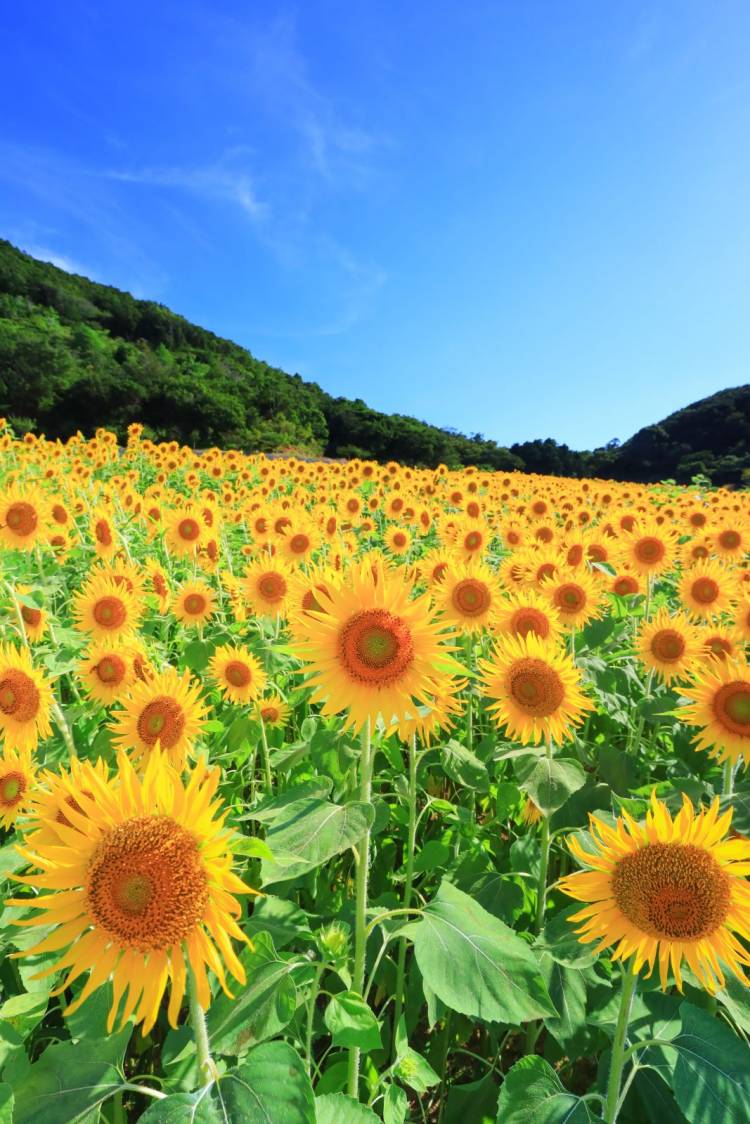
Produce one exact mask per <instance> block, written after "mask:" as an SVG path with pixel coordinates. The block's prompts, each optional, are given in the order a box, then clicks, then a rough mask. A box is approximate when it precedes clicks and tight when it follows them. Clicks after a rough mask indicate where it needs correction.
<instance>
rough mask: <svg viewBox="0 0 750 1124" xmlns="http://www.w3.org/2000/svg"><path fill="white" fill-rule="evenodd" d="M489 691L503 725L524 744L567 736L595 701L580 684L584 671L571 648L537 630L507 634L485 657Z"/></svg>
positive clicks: (483, 668)
mask: <svg viewBox="0 0 750 1124" xmlns="http://www.w3.org/2000/svg"><path fill="white" fill-rule="evenodd" d="M479 670H480V674H481V678H482V683H483V686H484V693H485V695H487V696H488V697H489V698H491V699H493V700H494V702H492V703H491V705H490V706H489V708H488V709H489V711H490V713H491V714H492V715H493V717H494V719H495V721H496V722H497V724H498V726H500V727H503V728H505V730H506V732H507V734H508V737H509V738H512V739H513V740H514V741H519V742H521V744H522V745H529V744H537V743H538V742H541V741H543V740H545V739H547V738H551V739H553V740H554V741H555V742H558V743H562V742H564V741H567V739H568V738H569V737H570V736H571V734H572V732H573V727H574V726H576V725H577V724H578V723H580V722H581V721H582V720H583V716H584V714H585V712H586V711H587V710H592V709H593V704H592V703H591V702H590V701H589V699H587V698H586V696H585V695H584V694H583V693H582V691H581V689H580V683H581V676H580V672H579V670H578V668H577V667H576V665H575V664H574V662H573V660H572V659H571V657H570V656H569V655H567V653H565V652H563V651H562V650H561V649H560V648H558V647H557V645H556V644H555V643H554V641H552V640H540V639H539V637H538V636H536V635H534V633H528V634H527V635H526V636H503V637H500V639H499V640H498V641H497V645H496V648H495V652H494V654H493V655H492V657H491V658H490V659H488V660H482V661H480V665H479Z"/></svg>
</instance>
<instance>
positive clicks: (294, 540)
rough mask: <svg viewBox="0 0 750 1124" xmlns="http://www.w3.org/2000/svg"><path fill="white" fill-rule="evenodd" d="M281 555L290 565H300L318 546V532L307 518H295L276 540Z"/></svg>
mask: <svg viewBox="0 0 750 1124" xmlns="http://www.w3.org/2000/svg"><path fill="white" fill-rule="evenodd" d="M277 545H278V550H279V553H280V554H281V555H282V557H284V558H286V560H287V561H288V562H289V563H290V564H291V565H292V566H301V565H302V563H303V562H307V561H309V559H310V557H311V556H312V555H313V554H314V553H315V551H316V550H317V549H318V547H319V546H320V532H319V531H318V529H317V528H316V527H314V526H313V524H312V523H311V522H310V520H308V519H300V518H295V519H293V520H292V525H291V526H290V527H286V528H285V529H284V532H283V533H282V534H281V535H280V536H279V538H278V540H277Z"/></svg>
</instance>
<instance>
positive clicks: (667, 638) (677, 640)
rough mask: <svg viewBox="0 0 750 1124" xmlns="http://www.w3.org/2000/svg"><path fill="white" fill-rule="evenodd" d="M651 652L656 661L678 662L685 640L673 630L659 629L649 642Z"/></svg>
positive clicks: (683, 650) (683, 649)
mask: <svg viewBox="0 0 750 1124" xmlns="http://www.w3.org/2000/svg"><path fill="white" fill-rule="evenodd" d="M651 652H652V655H654V656H656V658H657V660H666V661H668V662H670V661H674V660H678V659H679V658H680V656H682V655H683V654H684V652H685V639H684V637H682V636H680V634H679V632H677V631H676V630H675V629H673V628H661V629H659V631H658V632H657V633H655V634H654V636H653V638H652V640H651Z"/></svg>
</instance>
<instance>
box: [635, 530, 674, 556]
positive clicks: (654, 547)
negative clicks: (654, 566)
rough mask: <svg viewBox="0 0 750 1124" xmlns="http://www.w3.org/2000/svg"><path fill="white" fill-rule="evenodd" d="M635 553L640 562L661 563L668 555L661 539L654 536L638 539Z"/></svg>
mask: <svg viewBox="0 0 750 1124" xmlns="http://www.w3.org/2000/svg"><path fill="white" fill-rule="evenodd" d="M633 553H634V554H635V556H636V558H637V559H638V561H639V562H661V560H662V558H663V557H664V555H665V554H666V547H665V546H664V543H663V542H662V541H661V539H657V538H656V537H655V536H654V535H646V536H645V538H642V539H638V542H637V543H636V544H635V546H634V548H633Z"/></svg>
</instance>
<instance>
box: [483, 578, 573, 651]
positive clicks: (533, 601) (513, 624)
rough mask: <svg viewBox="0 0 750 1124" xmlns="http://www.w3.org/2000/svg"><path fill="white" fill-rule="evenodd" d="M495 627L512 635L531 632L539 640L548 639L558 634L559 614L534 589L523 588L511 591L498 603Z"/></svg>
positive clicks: (525, 634)
mask: <svg viewBox="0 0 750 1124" xmlns="http://www.w3.org/2000/svg"><path fill="white" fill-rule="evenodd" d="M495 628H496V629H497V631H498V632H501V633H506V632H507V633H510V634H511V635H512V636H528V634H529V633H533V634H534V635H535V636H538V637H539V639H540V640H548V639H551V638H554V637H556V636H559V634H560V631H561V624H560V614H559V613H558V611H557V609H555V607H554V606H553V605H550V603H549V601H548V599H547V598H545V597H542V596H541V595H540V594H539V593H537V592H536V590H534V589H524V590H522V591H521V592H520V593H511V594H510V595H509V596H508V598H507V599H506V600H505V601H503V602H501V603H500V605H499V607H498V613H497V618H496V620H495Z"/></svg>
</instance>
